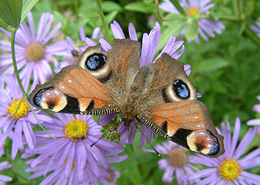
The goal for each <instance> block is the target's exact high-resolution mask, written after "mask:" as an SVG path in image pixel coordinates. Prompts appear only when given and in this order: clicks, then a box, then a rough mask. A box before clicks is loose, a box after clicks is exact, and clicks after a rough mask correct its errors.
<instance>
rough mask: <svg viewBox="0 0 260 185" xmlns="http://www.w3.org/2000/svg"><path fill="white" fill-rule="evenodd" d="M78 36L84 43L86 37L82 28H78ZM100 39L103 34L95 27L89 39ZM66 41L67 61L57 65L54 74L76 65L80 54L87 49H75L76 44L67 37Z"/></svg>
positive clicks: (84, 47)
mask: <svg viewBox="0 0 260 185" xmlns="http://www.w3.org/2000/svg"><path fill="white" fill-rule="evenodd" d="M79 35H80V41H85V39H86V35H85V31H84V29H83V26H80V27H79ZM102 37H103V34H102V33H101V29H100V27H96V28H95V29H94V30H93V32H92V36H91V38H92V39H97V38H102ZM66 41H67V50H68V51H69V52H68V56H66V59H67V60H64V61H62V62H60V63H59V65H58V66H56V68H55V69H54V72H56V73H58V72H59V71H60V70H61V69H62V68H64V67H66V66H68V65H77V62H78V61H77V60H78V56H80V55H81V53H82V52H84V51H85V50H86V49H87V48H88V46H86V45H85V46H81V47H75V44H76V43H75V42H74V41H73V40H72V39H71V38H70V37H69V36H67V37H66Z"/></svg>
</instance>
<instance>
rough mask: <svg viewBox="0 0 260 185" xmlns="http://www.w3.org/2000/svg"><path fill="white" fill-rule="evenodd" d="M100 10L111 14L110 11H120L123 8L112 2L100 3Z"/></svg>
mask: <svg viewBox="0 0 260 185" xmlns="http://www.w3.org/2000/svg"><path fill="white" fill-rule="evenodd" d="M102 8H103V11H104V12H112V11H122V10H123V8H122V7H121V6H120V5H119V4H117V3H116V2H113V1H104V2H103V3H102Z"/></svg>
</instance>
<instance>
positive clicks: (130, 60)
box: [29, 39, 224, 157]
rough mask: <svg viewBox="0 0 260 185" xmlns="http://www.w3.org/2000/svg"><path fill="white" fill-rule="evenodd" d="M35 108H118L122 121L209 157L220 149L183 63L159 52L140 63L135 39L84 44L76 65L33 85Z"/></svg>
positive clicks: (93, 111) (88, 111) (74, 110)
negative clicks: (108, 45)
mask: <svg viewBox="0 0 260 185" xmlns="http://www.w3.org/2000/svg"><path fill="white" fill-rule="evenodd" d="M29 101H30V103H31V104H32V105H33V106H35V107H38V108H40V109H46V110H51V111H54V112H64V113H72V114H89V115H104V114H112V113H119V112H120V113H121V114H122V120H123V121H124V124H125V126H128V125H129V124H130V123H131V122H132V121H133V120H134V119H135V118H136V119H137V120H139V121H140V122H142V123H144V124H145V125H146V126H147V127H149V128H150V129H151V130H152V131H155V132H156V133H158V134H160V135H162V136H163V137H166V138H167V139H169V140H171V141H173V142H175V143H177V144H180V145H182V146H183V147H185V148H187V149H190V150H192V151H194V152H197V153H199V154H202V155H205V156H208V157H218V156H219V155H221V154H223V153H224V144H223V137H222V136H221V135H219V134H218V133H217V131H216V129H215V126H214V124H213V122H212V120H211V117H210V114H209V111H208V109H207V107H206V106H205V105H204V104H203V103H202V102H200V101H198V100H197V95H196V89H195V88H194V86H193V85H192V82H191V81H190V79H189V78H188V76H187V75H186V73H185V71H184V64H183V63H181V62H178V61H177V60H175V59H174V58H172V57H171V56H170V55H168V54H166V53H164V54H162V55H161V56H160V57H159V58H158V59H157V60H156V61H155V63H150V64H149V65H147V66H143V67H141V68H140V42H138V41H133V40H129V39H115V40H114V43H113V45H112V49H110V50H108V51H107V52H101V46H100V45H97V46H94V47H89V48H88V49H86V50H85V51H84V52H83V53H82V55H81V57H80V59H79V61H78V66H74V65H72V66H67V67H65V68H63V69H62V70H61V71H60V72H59V73H58V74H57V75H56V76H55V77H54V78H52V79H51V80H49V81H48V82H46V83H45V84H43V85H37V86H36V88H35V89H34V90H33V92H32V93H31V94H30V96H29Z"/></svg>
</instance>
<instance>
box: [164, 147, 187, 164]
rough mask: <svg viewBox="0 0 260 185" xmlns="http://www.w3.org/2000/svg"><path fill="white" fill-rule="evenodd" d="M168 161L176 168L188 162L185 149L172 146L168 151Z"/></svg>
mask: <svg viewBox="0 0 260 185" xmlns="http://www.w3.org/2000/svg"><path fill="white" fill-rule="evenodd" d="M167 158H168V162H169V163H170V164H171V165H172V166H174V167H177V168H182V167H183V166H184V165H186V164H187V163H188V155H187V153H186V150H185V149H182V148H174V149H172V150H171V151H170V152H169V153H168V156H167Z"/></svg>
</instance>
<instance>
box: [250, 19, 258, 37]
mask: <svg viewBox="0 0 260 185" xmlns="http://www.w3.org/2000/svg"><path fill="white" fill-rule="evenodd" d="M255 23H256V26H255V25H251V26H250V28H251V29H252V30H253V31H254V32H255V33H256V34H257V36H258V37H260V21H256V22H255Z"/></svg>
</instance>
